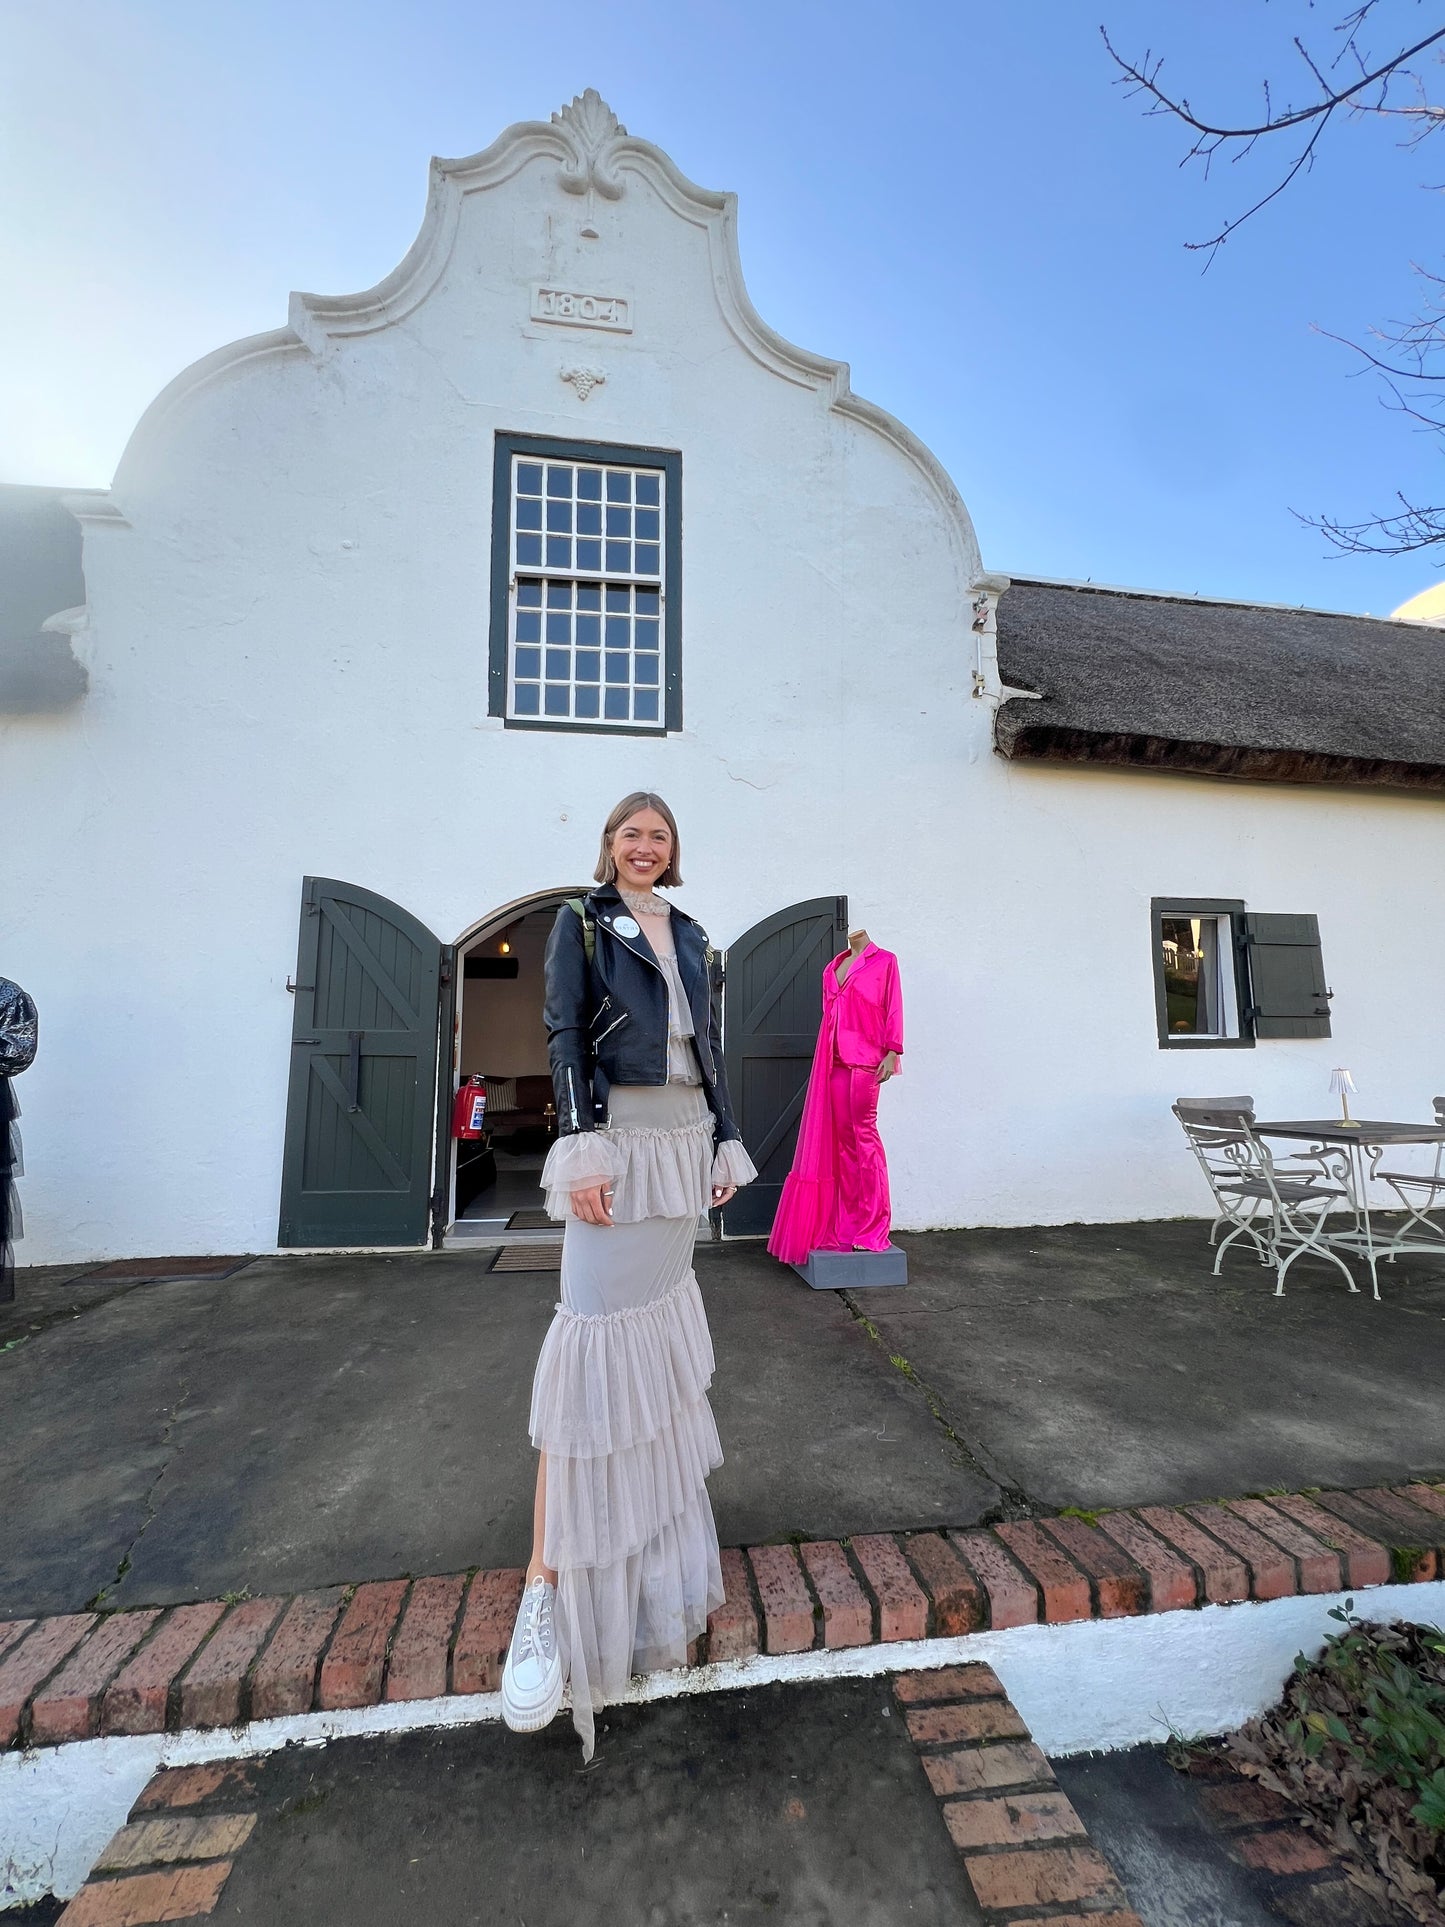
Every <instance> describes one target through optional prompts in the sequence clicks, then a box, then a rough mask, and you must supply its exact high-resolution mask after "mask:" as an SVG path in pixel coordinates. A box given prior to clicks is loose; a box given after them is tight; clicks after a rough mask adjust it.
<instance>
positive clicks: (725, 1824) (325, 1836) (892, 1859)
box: [211, 1680, 981, 1927]
mask: <svg viewBox="0 0 1445 1927" xmlns="http://www.w3.org/2000/svg"><path fill="white" fill-rule="evenodd" d="M889 1697H890V1692H889V1682H888V1681H887V1680H847V1681H840V1682H838V1683H836V1684H831V1685H827V1686H812V1687H798V1686H774V1687H766V1688H763V1689H761V1690H760V1691H757V1692H750V1693H726V1694H718V1695H715V1696H712V1697H708V1698H693V1699H682V1700H674V1701H670V1702H662V1703H660V1704H656V1705H652V1706H645V1707H615V1708H613V1709H611V1710H610V1711H609V1712H608V1713H607V1714H606V1715H605V1716H604V1720H603V1723H602V1725H601V1727H600V1729H599V1735H598V1746H597V1754H596V1757H595V1758H594V1760H593V1762H592V1764H591V1765H590V1766H589V1767H587V1768H585V1769H584V1768H583V1766H582V1760H581V1753H580V1750H579V1747H578V1744H577V1740H576V1736H575V1735H574V1733H573V1731H572V1727H571V1722H570V1720H568V1719H567V1718H566V1717H565V1715H564V1716H563V1717H561V1718H559V1719H558V1720H557V1721H556V1722H555V1723H554V1724H553V1726H552V1727H551V1728H549V1729H548V1731H547V1732H546V1733H545V1734H542V1735H540V1736H537V1737H528V1738H522V1737H520V1736H518V1735H515V1734H512V1733H509V1732H507V1731H506V1729H505V1728H502V1727H496V1726H487V1727H475V1728H471V1729H469V1730H466V1731H462V1732H450V1733H441V1734H427V1733H418V1734H409V1735H407V1736H405V1737H403V1738H399V1739H392V1740H348V1741H344V1742H338V1743H335V1744H333V1745H331V1746H329V1747H326V1748H325V1749H321V1750H312V1749H302V1748H292V1749H290V1750H289V1751H288V1752H286V1753H281V1754H276V1755H273V1756H272V1757H271V1758H270V1759H268V1760H265V1761H263V1762H262V1763H261V1764H260V1765H259V1766H258V1768H257V1769H256V1774H255V1783H256V1792H257V1795H258V1797H259V1802H260V1808H259V1811H260V1818H259V1820H258V1822H257V1825H256V1829H255V1831H254V1833H253V1834H252V1835H251V1838H250V1840H249V1841H248V1842H247V1844H246V1846H245V1848H244V1849H243V1850H242V1852H241V1853H240V1855H239V1856H238V1857H237V1860H236V1866H235V1871H234V1872H233V1873H232V1875H231V1877H230V1880H229V1881H228V1882H227V1884H226V1888H225V1891H224V1893H223V1895H222V1897H221V1901H220V1904H219V1905H218V1906H217V1908H216V1911H215V1913H214V1914H213V1915H212V1916H211V1919H212V1921H213V1922H214V1923H215V1927H225V1924H226V1923H230V1922H242V1921H244V1922H255V1921H282V1920H305V1921H306V1922H307V1923H308V1927H414V1923H416V1922H418V1921H437V1922H442V1921H445V1922H447V1923H448V1927H466V1923H469V1922H478V1923H482V1922H484V1923H486V1927H519V1924H520V1927H576V1923H577V1922H579V1921H594V1920H604V1919H605V1920H616V1921H626V1922H628V1923H633V1922H635V1923H638V1927H653V1923H656V1927H680V1924H681V1923H699V1927H700V1923H703V1922H721V1921H726V1922H728V1923H729V1927H773V1924H774V1923H778V1922H786V1923H788V1927H905V1923H906V1927H974V1923H977V1922H979V1921H980V1920H981V1915H980V1914H979V1912H978V1909H977V1907H976V1905H975V1903H974V1900H973V1897H972V1894H971V1893H970V1890H969V1888H968V1885H967V1882H966V1880H965V1878H964V1875H963V1871H962V1867H961V1865H960V1862H959V1858H958V1855H957V1854H956V1853H955V1851H954V1848H953V1845H952V1843H951V1841H950V1840H949V1838H948V1834H947V1832H946V1830H945V1828H944V1825H943V1821H942V1819H941V1817H940V1815H939V1811H938V1804H937V1802H936V1801H935V1799H934V1797H933V1794H932V1792H931V1790H930V1789H929V1786H928V1782H927V1781H926V1779H925V1778H924V1775H923V1769H922V1767H921V1766H920V1765H919V1762H918V1758H917V1755H916V1753H915V1752H914V1749H913V1746H912V1744H911V1742H910V1741H909V1738H908V1734H907V1731H906V1729H905V1727H904V1724H903V1721H902V1720H901V1719H900V1718H899V1716H898V1713H897V1710H896V1709H891V1708H890V1705H889ZM247 1804H248V1806H249V1805H250V1802H249V1801H248V1802H247Z"/></svg>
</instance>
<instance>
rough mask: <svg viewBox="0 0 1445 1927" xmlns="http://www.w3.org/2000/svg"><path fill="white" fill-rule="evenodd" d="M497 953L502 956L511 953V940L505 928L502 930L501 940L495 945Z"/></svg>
mask: <svg viewBox="0 0 1445 1927" xmlns="http://www.w3.org/2000/svg"><path fill="white" fill-rule="evenodd" d="M497 954H498V955H499V956H502V957H510V956H511V954H512V940H511V938H510V937H509V936H508V935H507V933H506V931H505V930H504V931H503V932H502V941H501V942H500V943H499V944H498V945H497Z"/></svg>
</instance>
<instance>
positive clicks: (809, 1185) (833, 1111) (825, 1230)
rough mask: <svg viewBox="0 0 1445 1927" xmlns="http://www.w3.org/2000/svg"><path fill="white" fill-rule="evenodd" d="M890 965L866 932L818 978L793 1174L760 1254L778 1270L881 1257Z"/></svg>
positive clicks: (892, 996) (896, 1047) (896, 1053)
mask: <svg viewBox="0 0 1445 1927" xmlns="http://www.w3.org/2000/svg"><path fill="white" fill-rule="evenodd" d="M902 1052H903V996H902V990H901V986H900V984H899V978H898V959H897V957H895V956H894V955H893V953H892V951H890V950H880V949H879V947H878V945H877V944H875V943H873V942H872V941H871V940H870V939H869V936H868V932H867V931H866V930H853V931H850V932H849V934H848V948H847V949H846V950H845V951H844V952H843V953H842V954H841V955H840V956H837V957H834V958H833V960H832V962H831V963H829V965H828V966H827V968H826V969H825V970H824V972H823V1022H822V1025H821V1027H820V1029H819V1032H818V1044H817V1049H816V1051H815V1052H814V1056H813V1069H812V1073H811V1075H810V1077H809V1080H808V1094H807V1097H806V1099H805V1101H804V1104H803V1117H802V1123H801V1125H800V1126H799V1130H798V1148H797V1151H796V1152H795V1154H794V1157H793V1168H792V1171H791V1173H790V1174H789V1176H788V1179H787V1181H786V1183H785V1184H784V1186H783V1195H782V1198H781V1200H780V1201H779V1204H778V1215H777V1217H776V1219H775V1220H774V1222H773V1230H772V1234H771V1236H770V1237H769V1239H768V1250H769V1251H770V1252H772V1254H773V1256H774V1257H775V1258H781V1259H782V1261H783V1262H784V1264H802V1263H803V1262H805V1261H806V1259H807V1258H808V1257H809V1255H810V1254H811V1253H812V1252H814V1251H886V1250H887V1249H888V1230H889V1221H890V1215H891V1206H890V1200H889V1192H888V1164H887V1160H886V1158H885V1156H884V1151H883V1141H882V1139H881V1138H880V1137H879V1135H878V1092H879V1089H880V1087H881V1086H882V1085H884V1084H886V1083H887V1082H888V1080H889V1078H890V1077H893V1076H895V1075H896V1074H897V1072H898V1070H899V1061H898V1060H899V1058H900V1056H901V1055H902Z"/></svg>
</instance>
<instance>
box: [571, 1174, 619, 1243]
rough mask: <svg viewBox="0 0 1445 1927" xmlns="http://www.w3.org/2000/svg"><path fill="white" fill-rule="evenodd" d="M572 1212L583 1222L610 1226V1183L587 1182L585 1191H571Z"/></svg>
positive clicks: (608, 1227) (609, 1228) (609, 1227)
mask: <svg viewBox="0 0 1445 1927" xmlns="http://www.w3.org/2000/svg"><path fill="white" fill-rule="evenodd" d="M571 1198H572V1213H573V1216H574V1217H578V1218H580V1219H581V1220H582V1222H583V1224H600V1225H604V1226H605V1227H606V1228H607V1229H608V1230H609V1231H610V1230H611V1228H612V1186H611V1185H610V1184H589V1185H588V1186H587V1188H586V1190H585V1191H573V1192H572V1193H571Z"/></svg>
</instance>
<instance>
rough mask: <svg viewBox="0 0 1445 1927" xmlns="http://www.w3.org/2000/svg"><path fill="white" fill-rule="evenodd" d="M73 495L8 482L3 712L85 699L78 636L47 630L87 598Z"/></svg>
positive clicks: (0, 678)
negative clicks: (74, 643) (69, 502)
mask: <svg viewBox="0 0 1445 1927" xmlns="http://www.w3.org/2000/svg"><path fill="white" fill-rule="evenodd" d="M65 493H66V491H65V490H64V489H59V488H29V487H24V486H22V485H20V484H18V483H7V484H0V714H4V713H8V714H10V715H30V714H34V713H36V712H43V711H46V710H55V709H63V708H65V707H66V706H67V704H69V703H73V702H75V701H77V700H78V699H79V698H80V697H81V696H83V695H84V694H85V690H86V686H87V682H88V678H87V676H86V672H85V669H84V668H83V667H82V665H81V664H80V663H79V662H77V661H76V658H75V653H74V651H73V649H72V648H71V643H70V637H69V636H68V635H56V634H54V633H51V632H47V631H46V630H44V628H43V627H42V625H43V624H44V623H45V622H47V621H48V620H49V618H50V617H51V616H54V615H58V614H59V613H60V611H61V610H62V609H74V608H77V607H78V606H79V605H80V604H81V603H83V602H84V601H85V578H84V576H83V575H82V574H81V567H80V524H79V523H78V522H77V521H76V519H75V517H74V516H73V515H72V514H71V513H70V511H69V510H68V509H67V508H66V507H65V504H64V502H63V501H62V499H61V498H62V497H63V496H64V495H65Z"/></svg>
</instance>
